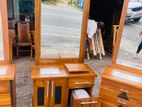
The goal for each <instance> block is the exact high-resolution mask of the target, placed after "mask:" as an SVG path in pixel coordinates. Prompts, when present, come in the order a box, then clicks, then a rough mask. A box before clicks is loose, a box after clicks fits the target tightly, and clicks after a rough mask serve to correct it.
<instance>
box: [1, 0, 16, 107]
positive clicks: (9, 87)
mask: <svg viewBox="0 0 142 107" xmlns="http://www.w3.org/2000/svg"><path fill="white" fill-rule="evenodd" d="M7 19H8V18H7V3H6V0H1V1H0V107H16V88H15V69H16V67H15V65H13V64H10V62H11V59H10V58H11V56H10V50H9V48H10V47H9V36H8V23H7Z"/></svg>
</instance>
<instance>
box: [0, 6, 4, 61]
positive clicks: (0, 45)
mask: <svg viewBox="0 0 142 107" xmlns="http://www.w3.org/2000/svg"><path fill="white" fill-rule="evenodd" d="M0 60H4V54H3V38H2V15H1V8H0Z"/></svg>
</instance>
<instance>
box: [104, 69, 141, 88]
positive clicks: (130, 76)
mask: <svg viewBox="0 0 142 107" xmlns="http://www.w3.org/2000/svg"><path fill="white" fill-rule="evenodd" d="M103 77H104V78H106V79H109V80H112V81H116V82H119V83H122V84H126V85H130V86H133V87H137V88H140V89H142V72H141V71H135V70H133V69H129V68H125V67H121V68H119V66H110V67H107V68H106V69H105V71H104V73H103Z"/></svg>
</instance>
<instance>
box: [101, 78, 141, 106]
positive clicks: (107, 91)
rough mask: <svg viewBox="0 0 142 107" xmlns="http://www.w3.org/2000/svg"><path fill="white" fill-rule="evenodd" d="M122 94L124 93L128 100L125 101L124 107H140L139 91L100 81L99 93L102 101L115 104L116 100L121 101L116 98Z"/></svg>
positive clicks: (107, 81) (111, 82) (122, 85)
mask: <svg viewBox="0 0 142 107" xmlns="http://www.w3.org/2000/svg"><path fill="white" fill-rule="evenodd" d="M122 93H125V94H126V95H127V97H128V100H125V103H126V104H125V105H126V107H134V106H137V107H141V105H142V100H141V99H142V90H141V89H138V88H136V87H132V86H129V85H125V84H121V83H119V82H115V81H111V80H107V79H103V80H102V85H101V92H100V96H102V100H104V101H106V102H108V103H111V104H116V103H115V101H116V100H117V99H118V98H119V99H120V100H123V98H120V97H118V96H119V95H120V94H122ZM117 102H118V101H117Z"/></svg>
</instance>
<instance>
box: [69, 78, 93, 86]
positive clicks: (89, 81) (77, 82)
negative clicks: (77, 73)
mask: <svg viewBox="0 0 142 107" xmlns="http://www.w3.org/2000/svg"><path fill="white" fill-rule="evenodd" d="M93 85H94V78H93V77H92V78H90V77H82V78H72V79H69V88H86V87H93Z"/></svg>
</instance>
